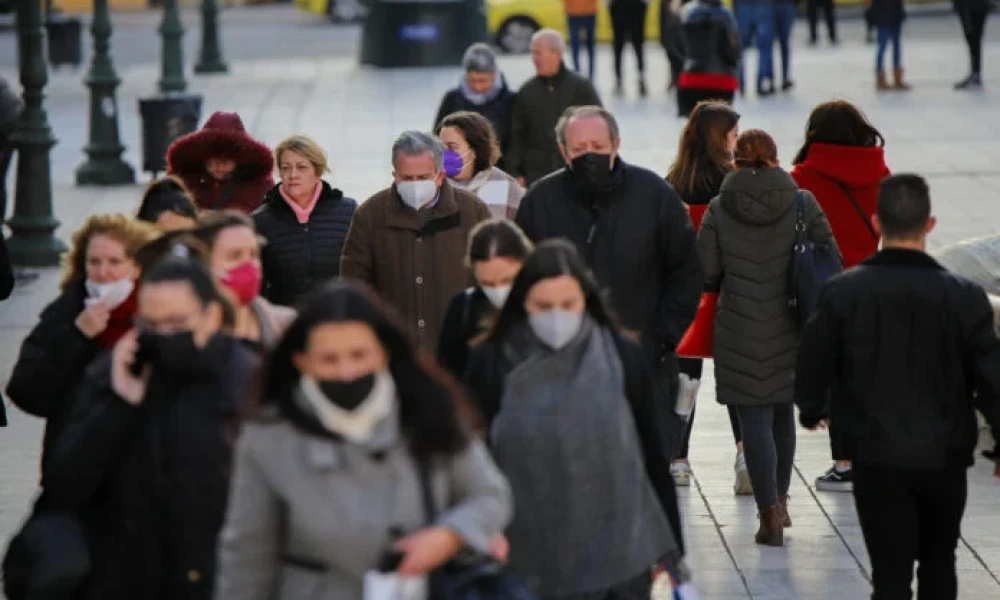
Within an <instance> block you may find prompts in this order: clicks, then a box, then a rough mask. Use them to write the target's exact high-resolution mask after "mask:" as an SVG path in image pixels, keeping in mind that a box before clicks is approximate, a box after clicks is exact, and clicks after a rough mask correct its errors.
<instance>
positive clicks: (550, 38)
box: [531, 29, 566, 54]
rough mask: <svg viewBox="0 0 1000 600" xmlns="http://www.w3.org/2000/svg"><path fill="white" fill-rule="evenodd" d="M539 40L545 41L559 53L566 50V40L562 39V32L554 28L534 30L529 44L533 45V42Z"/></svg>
mask: <svg viewBox="0 0 1000 600" xmlns="http://www.w3.org/2000/svg"><path fill="white" fill-rule="evenodd" d="M540 41H541V42H545V43H546V44H547V45H548V47H549V48H551V49H552V50H555V51H556V52H558V53H560V54H562V53H563V52H565V51H566V41H565V40H563V36H562V34H561V33H559V32H558V31H556V30H555V29H539V30H538V31H536V32H535V35H533V36H531V45H532V46H534V45H535V42H540Z"/></svg>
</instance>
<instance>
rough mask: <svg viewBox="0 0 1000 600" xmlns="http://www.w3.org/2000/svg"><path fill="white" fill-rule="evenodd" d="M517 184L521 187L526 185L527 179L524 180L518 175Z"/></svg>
mask: <svg viewBox="0 0 1000 600" xmlns="http://www.w3.org/2000/svg"><path fill="white" fill-rule="evenodd" d="M517 185H519V186H521V187H528V186H527V181H525V179H524V177H518V178H517Z"/></svg>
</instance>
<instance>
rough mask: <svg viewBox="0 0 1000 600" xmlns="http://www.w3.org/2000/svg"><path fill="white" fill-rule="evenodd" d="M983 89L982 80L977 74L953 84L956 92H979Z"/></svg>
mask: <svg viewBox="0 0 1000 600" xmlns="http://www.w3.org/2000/svg"><path fill="white" fill-rule="evenodd" d="M982 87H983V78H982V76H980V75H979V73H973V74H972V75H969V76H968V77H966V78H965V79H963V80H962V81H959V82H958V83H956V84H955V89H956V90H979V89H982Z"/></svg>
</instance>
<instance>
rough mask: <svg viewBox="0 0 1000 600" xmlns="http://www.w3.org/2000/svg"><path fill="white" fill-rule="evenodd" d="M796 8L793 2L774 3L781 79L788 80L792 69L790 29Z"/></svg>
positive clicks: (796, 11) (792, 27)
mask: <svg viewBox="0 0 1000 600" xmlns="http://www.w3.org/2000/svg"><path fill="white" fill-rule="evenodd" d="M797 16H798V9H797V8H796V7H795V3H794V2H784V1H780V0H779V1H778V2H776V3H775V4H774V26H775V30H776V33H777V36H778V49H779V50H780V51H781V81H782V82H787V81H789V76H790V74H791V71H792V29H794V27H795V18H796V17H797Z"/></svg>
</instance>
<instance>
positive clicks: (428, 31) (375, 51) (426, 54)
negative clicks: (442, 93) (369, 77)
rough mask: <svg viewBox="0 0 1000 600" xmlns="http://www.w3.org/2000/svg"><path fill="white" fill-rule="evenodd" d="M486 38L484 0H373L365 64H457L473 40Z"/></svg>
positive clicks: (363, 41)
mask: <svg viewBox="0 0 1000 600" xmlns="http://www.w3.org/2000/svg"><path fill="white" fill-rule="evenodd" d="M486 40H487V34H486V9H485V7H484V6H483V0H369V12H368V17H367V18H366V19H365V24H364V29H363V30H362V37H361V64H364V65H373V66H376V67H441V66H455V65H458V64H459V63H460V62H461V61H462V55H463V54H464V53H465V49H466V48H468V47H469V45H470V44H472V43H475V42H485V41H486Z"/></svg>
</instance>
